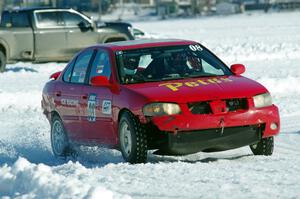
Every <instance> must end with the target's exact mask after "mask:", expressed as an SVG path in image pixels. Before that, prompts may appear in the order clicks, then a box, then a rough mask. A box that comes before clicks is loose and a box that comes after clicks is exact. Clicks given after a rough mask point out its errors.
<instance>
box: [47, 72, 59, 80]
mask: <svg viewBox="0 0 300 199" xmlns="http://www.w3.org/2000/svg"><path fill="white" fill-rule="evenodd" d="M60 74H61V71H59V72H56V73H53V74H52V75H51V76H50V79H54V80H57V78H58V77H59V76H60Z"/></svg>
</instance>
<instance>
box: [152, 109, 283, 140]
mask: <svg viewBox="0 0 300 199" xmlns="http://www.w3.org/2000/svg"><path fill="white" fill-rule="evenodd" d="M152 122H153V124H154V125H155V126H157V127H158V129H159V130H161V131H165V132H173V133H180V134H181V133H185V132H186V131H196V130H206V129H222V128H224V129H225V128H228V127H243V126H250V125H258V126H259V127H260V126H263V131H262V137H270V136H273V135H277V134H278V133H279V130H280V119H279V113H278V108H277V107H276V106H275V105H272V106H269V107H264V108H249V109H247V110H243V111H237V112H227V113H220V114H192V113H191V112H190V111H188V110H184V109H183V112H182V114H178V115H171V116H159V117H153V118H152ZM275 127H276V128H275ZM199 133H200V132H199Z"/></svg>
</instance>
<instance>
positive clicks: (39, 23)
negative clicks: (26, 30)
mask: <svg viewBox="0 0 300 199" xmlns="http://www.w3.org/2000/svg"><path fill="white" fill-rule="evenodd" d="M34 18H35V22H36V23H35V26H36V28H35V30H34V35H35V59H36V60H37V61H52V60H53V61H64V60H68V58H70V55H68V54H67V51H66V49H67V30H66V29H65V27H64V23H63V21H62V19H61V15H60V12H58V11H53V10H37V11H34Z"/></svg>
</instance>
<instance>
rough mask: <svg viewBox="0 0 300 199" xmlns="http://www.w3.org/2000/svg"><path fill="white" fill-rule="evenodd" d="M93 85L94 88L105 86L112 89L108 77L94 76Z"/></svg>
mask: <svg viewBox="0 0 300 199" xmlns="http://www.w3.org/2000/svg"><path fill="white" fill-rule="evenodd" d="M91 85H92V86H104V87H110V85H111V84H110V83H109V81H108V79H107V77H106V76H94V77H92V79H91Z"/></svg>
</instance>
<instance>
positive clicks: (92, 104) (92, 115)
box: [87, 93, 97, 122]
mask: <svg viewBox="0 0 300 199" xmlns="http://www.w3.org/2000/svg"><path fill="white" fill-rule="evenodd" d="M96 99H97V95H96V94H93V93H92V94H90V95H89V98H88V106H87V110H88V117H87V120H88V121H90V122H95V121H96V106H97V104H96Z"/></svg>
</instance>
